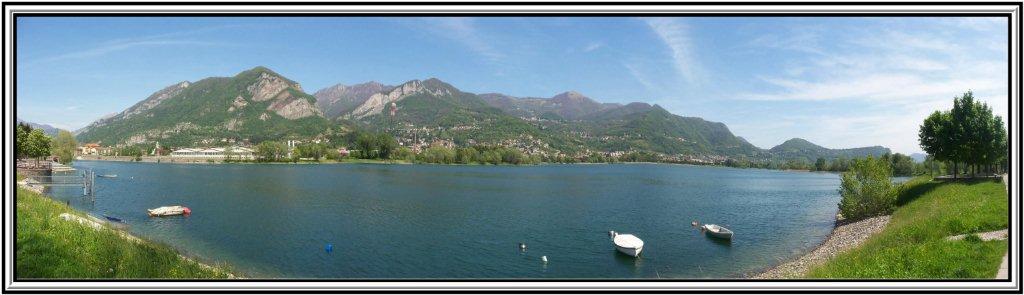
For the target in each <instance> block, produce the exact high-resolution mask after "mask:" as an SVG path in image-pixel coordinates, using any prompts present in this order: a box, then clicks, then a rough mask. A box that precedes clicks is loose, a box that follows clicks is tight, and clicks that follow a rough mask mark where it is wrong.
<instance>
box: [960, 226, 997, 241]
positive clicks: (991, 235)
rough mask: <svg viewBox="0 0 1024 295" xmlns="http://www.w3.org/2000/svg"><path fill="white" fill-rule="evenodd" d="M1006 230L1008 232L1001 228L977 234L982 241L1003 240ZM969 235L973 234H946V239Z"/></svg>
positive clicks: (961, 237)
mask: <svg viewBox="0 0 1024 295" xmlns="http://www.w3.org/2000/svg"><path fill="white" fill-rule="evenodd" d="M1007 232H1008V231H1007V230H1005V229H1001V230H994V231H990V232H983V233H977V235H978V237H979V238H981V240H982V241H992V240H1005V239H1006V234H1007ZM969 235H973V234H962V235H955V236H948V237H946V239H947V240H950V241H956V240H963V239H964V238H966V237H967V236H969Z"/></svg>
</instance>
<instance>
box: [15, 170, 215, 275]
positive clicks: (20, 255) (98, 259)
mask: <svg viewBox="0 0 1024 295" xmlns="http://www.w3.org/2000/svg"><path fill="white" fill-rule="evenodd" d="M16 204H17V206H16V210H17V215H18V216H17V223H16V224H17V233H18V234H17V242H16V244H15V251H16V255H17V259H16V262H15V263H16V264H15V275H16V276H17V277H18V278H161V279H164V278H198V279H205V278H227V277H228V273H227V272H226V271H224V270H223V269H224V268H223V267H216V268H211V267H205V266H203V265H200V264H199V263H196V262H193V261H189V260H186V259H183V258H181V257H180V256H179V254H178V252H177V251H175V250H174V249H172V248H170V247H169V246H166V245H162V244H156V243H151V242H132V241H129V240H127V239H125V238H124V237H122V236H121V235H120V233H119V232H117V231H115V230H113V229H109V228H104V229H101V230H95V229H93V228H92V227H89V226H87V225H82V224H79V223H77V222H71V221H65V220H63V219H60V217H59V215H60V214H61V213H66V212H67V213H72V214H76V215H79V216H83V214H82V213H81V212H76V211H75V210H74V209H72V208H69V207H67V206H66V205H64V204H61V203H58V202H56V201H54V200H52V199H50V198H47V197H45V196H43V195H40V194H37V193H35V192H32V191H28V190H25V189H23V188H18V192H17V202H16Z"/></svg>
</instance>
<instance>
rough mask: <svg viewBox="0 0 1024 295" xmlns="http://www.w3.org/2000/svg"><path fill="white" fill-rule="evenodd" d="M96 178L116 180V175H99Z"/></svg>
mask: <svg viewBox="0 0 1024 295" xmlns="http://www.w3.org/2000/svg"><path fill="white" fill-rule="evenodd" d="M96 177H103V178H117V174H100V175H96Z"/></svg>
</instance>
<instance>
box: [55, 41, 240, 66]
mask: <svg viewBox="0 0 1024 295" xmlns="http://www.w3.org/2000/svg"><path fill="white" fill-rule="evenodd" d="M164 45H197V46H212V45H223V43H216V42H203V41H189V40H159V41H157V40H154V41H134V42H124V43H114V44H110V45H104V46H100V47H95V48H90V49H86V50H81V51H75V52H69V53H65V54H61V55H56V56H51V57H47V58H42V59H38V60H36V61H35V62H53V61H59V60H65V59H78V58H90V57H97V56H102V55H106V54H109V53H113V52H117V51H124V50H129V49H134V48H139V47H156V46H164Z"/></svg>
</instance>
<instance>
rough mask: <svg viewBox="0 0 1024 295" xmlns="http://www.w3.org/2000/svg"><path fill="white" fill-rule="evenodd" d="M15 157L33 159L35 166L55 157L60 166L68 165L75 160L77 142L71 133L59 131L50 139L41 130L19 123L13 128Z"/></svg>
mask: <svg viewBox="0 0 1024 295" xmlns="http://www.w3.org/2000/svg"><path fill="white" fill-rule="evenodd" d="M14 129H15V133H16V134H15V138H14V144H15V155H16V156H17V157H18V158H34V159H35V160H36V164H38V163H39V159H40V158H43V157H46V156H57V160H58V161H60V163H61V164H70V163H71V161H73V160H74V158H75V149H77V148H78V142H76V141H75V136H74V135H72V134H71V132H68V131H65V130H60V131H58V132H57V137H56V138H50V137H49V136H47V135H46V134H45V133H43V130H41V129H38V128H32V126H29V125H28V124H25V123H19V124H18V126H16V127H15V128H14Z"/></svg>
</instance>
